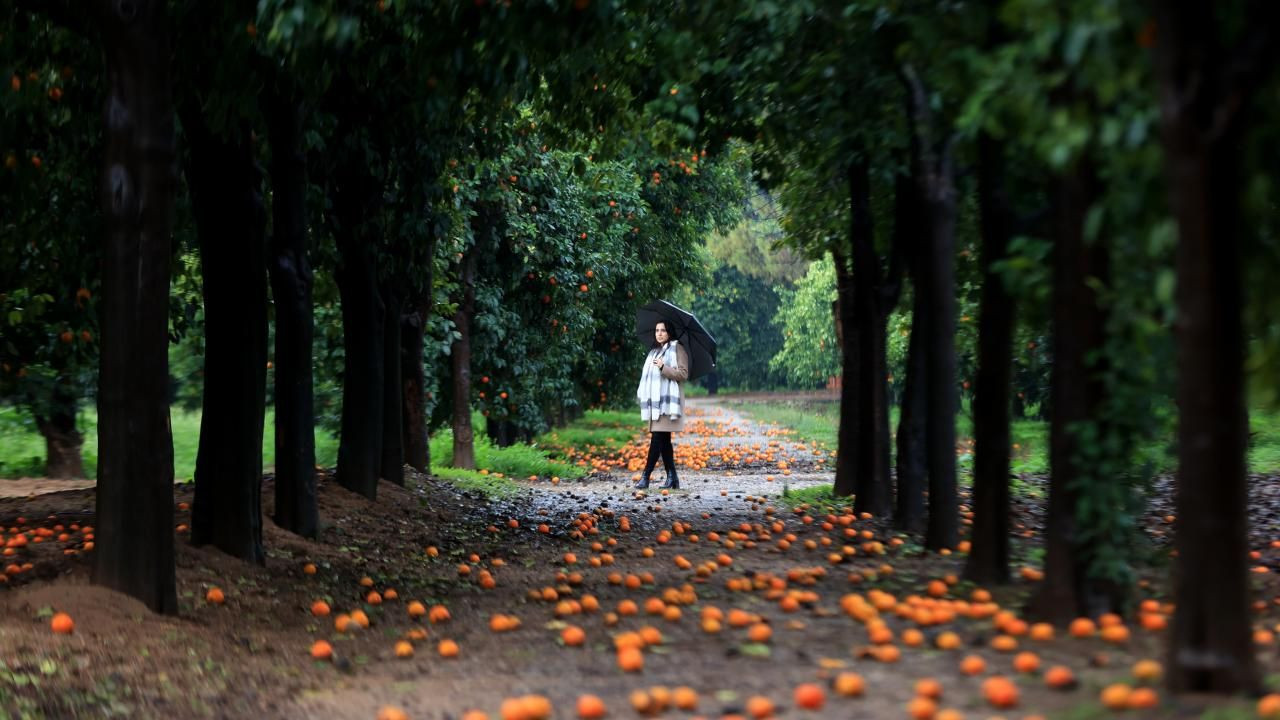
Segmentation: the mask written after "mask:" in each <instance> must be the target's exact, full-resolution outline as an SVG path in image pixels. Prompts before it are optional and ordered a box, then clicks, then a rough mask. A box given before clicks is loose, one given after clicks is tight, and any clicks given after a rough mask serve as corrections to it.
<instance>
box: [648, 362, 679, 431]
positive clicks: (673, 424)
mask: <svg viewBox="0 0 1280 720" xmlns="http://www.w3.org/2000/svg"><path fill="white" fill-rule="evenodd" d="M661 372H662V376H663V377H665V378H667V379H668V380H675V381H676V387H677V388H678V389H679V390H680V407H681V408H684V399H685V398H684V381H685V380H688V379H689V351H688V350H685V349H684V345H681V344H680V343H676V366H675V367H671V366H670V365H665V366H663V368H662V371H661ZM681 430H684V414H681V415H680V417H678V418H676V419H674V420H672V419H671V418H669V417H667V416H666V415H662V416H659V417H658V419H657V420H650V421H649V432H680V431H681Z"/></svg>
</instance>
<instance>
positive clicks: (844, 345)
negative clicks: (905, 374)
mask: <svg viewBox="0 0 1280 720" xmlns="http://www.w3.org/2000/svg"><path fill="white" fill-rule="evenodd" d="M831 254H832V257H833V259H834V260H835V266H836V302H835V311H836V315H837V317H838V318H839V322H838V323H837V324H836V330H837V332H836V340H837V342H839V343H840V355H841V358H843V363H842V366H841V371H840V429H839V430H838V432H837V435H836V477H835V483H834V485H833V488H832V492H833V493H834V494H836V495H838V496H844V495H852V494H853V493H854V492H856V491H857V489H858V480H857V478H858V433H859V428H858V420H859V414H858V402H859V401H860V400H861V398H860V397H859V396H858V389H859V388H858V343H859V341H860V340H861V338H860V333H861V332H862V328H859V327H858V325H857V318H856V317H855V315H854V305H855V303H856V300H855V299H854V286H853V283H854V278H853V269H852V268H851V267H850V265H851V260H850V258H849V257H848V255H846V254H845V253H842V252H834V251H833V252H832V253H831ZM855 502H856V499H855Z"/></svg>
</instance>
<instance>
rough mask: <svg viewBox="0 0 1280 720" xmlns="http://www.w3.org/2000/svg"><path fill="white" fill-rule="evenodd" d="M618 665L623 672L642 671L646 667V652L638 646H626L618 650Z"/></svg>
mask: <svg viewBox="0 0 1280 720" xmlns="http://www.w3.org/2000/svg"><path fill="white" fill-rule="evenodd" d="M618 667H619V668H621V669H622V671H623V672H640V671H641V670H643V669H644V653H642V652H640V648H638V647H624V648H620V649H619V650H618Z"/></svg>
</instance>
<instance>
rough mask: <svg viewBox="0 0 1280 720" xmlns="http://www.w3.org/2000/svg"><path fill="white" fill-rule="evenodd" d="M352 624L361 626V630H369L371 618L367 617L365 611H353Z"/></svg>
mask: <svg viewBox="0 0 1280 720" xmlns="http://www.w3.org/2000/svg"><path fill="white" fill-rule="evenodd" d="M351 622H353V623H355V624H356V625H359V626H360V627H361V628H364V629H368V627H369V616H368V615H365V614H364V611H363V610H352V611H351Z"/></svg>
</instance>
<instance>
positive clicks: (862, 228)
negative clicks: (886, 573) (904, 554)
mask: <svg viewBox="0 0 1280 720" xmlns="http://www.w3.org/2000/svg"><path fill="white" fill-rule="evenodd" d="M849 210H850V218H851V219H850V223H851V227H850V239H851V241H852V245H853V273H854V313H855V315H856V316H857V320H856V321H855V322H856V323H857V326H858V328H859V330H860V332H859V333H858V341H859V342H858V363H857V370H858V392H857V395H858V399H859V404H858V407H857V412H858V418H859V420H858V428H859V433H858V446H857V459H856V467H857V470H856V475H855V477H856V478H857V480H856V483H855V484H856V489H855V493H856V494H857V499H856V501H855V505H854V509H855V510H856V511H857V512H859V513H862V512H868V513H871V514H872V515H876V516H880V517H883V516H887V515H889V514H890V512H891V511H892V507H893V498H892V493H891V487H890V484H889V393H888V385H887V375H888V372H889V371H888V366H889V363H888V360H887V358H886V353H887V347H886V345H887V343H886V338H885V332H886V327H887V325H888V321H889V312H891V311H892V309H893V306H894V305H896V304H897V292H896V288H895V289H893V290H892V291H889V288H887V287H886V280H893V279H887V278H885V277H884V273H882V272H881V270H880V264H881V263H880V257H879V255H877V254H876V249H875V234H874V232H875V231H874V222H873V219H872V217H871V177H870V167H869V165H868V163H867V162H866V161H865V160H864V161H858V162H855V163H853V164H852V165H850V166H849Z"/></svg>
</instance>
